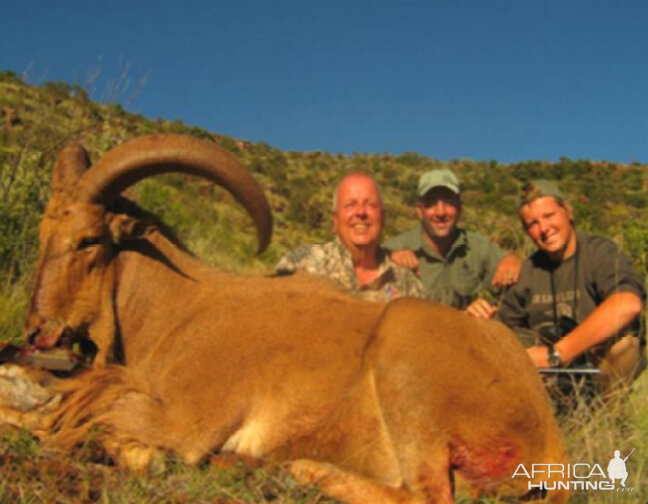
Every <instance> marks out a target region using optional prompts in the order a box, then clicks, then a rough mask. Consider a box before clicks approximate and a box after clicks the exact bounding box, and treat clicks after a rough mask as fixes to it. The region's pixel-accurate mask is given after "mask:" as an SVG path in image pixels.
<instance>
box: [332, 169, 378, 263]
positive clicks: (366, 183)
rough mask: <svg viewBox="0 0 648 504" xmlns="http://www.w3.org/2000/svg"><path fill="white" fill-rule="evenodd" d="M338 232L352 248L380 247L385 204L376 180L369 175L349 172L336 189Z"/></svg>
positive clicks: (343, 241) (336, 225)
mask: <svg viewBox="0 0 648 504" xmlns="http://www.w3.org/2000/svg"><path fill="white" fill-rule="evenodd" d="M333 225H334V227H335V231H336V232H337V235H338V236H339V238H340V240H341V241H342V243H344V245H345V246H346V247H347V248H348V249H351V250H354V249H357V248H363V247H377V246H378V243H379V242H380V235H381V233H382V229H383V206H382V201H381V199H380V191H379V190H378V186H377V185H376V183H375V182H374V181H373V180H372V179H371V178H369V177H368V176H366V175H362V174H353V175H349V176H347V177H346V178H344V179H343V180H342V182H340V185H339V186H338V189H337V204H336V206H335V211H334V213H333Z"/></svg>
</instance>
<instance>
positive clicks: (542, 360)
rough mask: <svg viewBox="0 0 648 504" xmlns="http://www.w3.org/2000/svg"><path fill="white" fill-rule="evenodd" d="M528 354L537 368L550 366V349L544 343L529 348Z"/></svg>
mask: <svg viewBox="0 0 648 504" xmlns="http://www.w3.org/2000/svg"><path fill="white" fill-rule="evenodd" d="M527 355H528V356H529V357H530V358H531V360H532V361H533V364H534V365H535V367H537V368H548V367H551V366H549V349H548V348H547V347H546V346H544V345H537V346H532V347H529V348H527Z"/></svg>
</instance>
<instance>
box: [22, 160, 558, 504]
mask: <svg viewBox="0 0 648 504" xmlns="http://www.w3.org/2000/svg"><path fill="white" fill-rule="evenodd" d="M113 157H114V156H113ZM91 170H92V169H91ZM64 178H65V177H59V179H64ZM95 178H97V177H95ZM95 185H97V184H95ZM57 198H58V199H57ZM131 206H132V205H131ZM128 208H130V209H129V210H124V209H121V210H120V208H118V207H111V208H110V213H106V212H104V211H103V210H104V209H102V208H101V207H97V206H96V205H94V204H91V203H78V202H75V201H74V198H73V195H70V194H68V195H66V196H65V197H64V198H63V197H61V196H58V197H56V198H54V197H53V200H52V201H51V202H50V206H49V207H48V213H47V215H46V217H45V218H44V219H43V223H42V226H41V255H40V265H39V272H38V282H37V289H36V292H35V295H34V302H33V305H32V307H33V310H32V311H33V313H32V314H31V315H30V317H29V321H30V322H29V324H33V323H34V322H33V321H38V320H58V321H60V323H61V324H66V325H68V326H71V327H78V326H75V325H74V324H80V325H82V326H83V325H85V327H86V328H87V330H88V333H89V335H90V337H92V338H94V339H96V340H97V341H98V342H99V344H100V347H101V348H102V352H103V354H102V357H106V358H105V359H104V360H105V361H106V363H107V364H108V365H107V366H105V367H101V366H97V367H95V368H94V369H92V370H90V371H88V372H86V373H83V374H81V375H80V376H78V377H77V378H74V379H71V380H69V381H67V382H64V383H63V384H61V385H60V387H62V389H61V393H63V394H64V398H65V399H64V400H63V402H62V404H61V406H60V408H58V409H57V410H56V411H55V412H54V413H52V414H50V415H49V416H48V417H47V419H46V424H47V425H48V426H49V432H48V434H47V435H46V436H45V437H46V438H47V439H48V440H49V441H50V442H52V443H54V444H56V445H58V446H61V447H69V446H72V445H74V444H76V443H78V442H81V441H83V440H84V439H85V438H86V437H87V436H88V434H89V433H90V432H91V431H92V429H93V427H95V426H97V427H98V429H97V430H96V432H95V434H94V435H95V436H96V439H97V440H98V441H99V442H101V443H102V444H103V445H104V446H105V448H106V449H107V451H108V452H109V453H110V454H111V455H112V456H113V457H114V458H115V459H116V460H117V461H119V462H120V463H123V464H126V465H128V466H131V467H133V468H134V469H136V470H142V469H143V468H144V467H146V466H147V465H149V464H151V463H154V461H156V460H158V459H159V454H160V453H161V452H165V451H173V452H176V453H177V454H179V455H180V456H181V457H182V458H183V459H184V460H185V461H186V462H188V463H196V462H199V461H200V460H202V459H203V458H205V457H206V456H208V455H209V454H210V453H213V452H218V451H232V452H235V453H238V454H240V455H243V456H250V457H255V458H263V459H267V460H271V461H292V463H291V465H290V468H291V470H292V471H293V473H294V474H295V475H296V476H297V477H298V478H299V479H301V480H302V481H305V482H311V483H315V484H318V485H320V486H321V488H322V489H323V490H324V491H326V492H328V493H329V494H331V495H333V496H336V497H338V498H340V499H342V500H345V501H347V502H350V503H357V504H361V503H366V504H370V503H371V504H374V503H376V502H383V503H387V504H389V503H397V502H403V503H405V502H407V503H415V502H452V500H453V496H452V483H451V478H452V474H453V473H454V472H455V471H456V472H458V473H461V474H462V475H463V477H464V478H465V479H466V480H467V481H468V482H469V484H470V485H471V486H472V487H473V488H474V491H475V492H477V493H480V492H483V493H487V494H497V495H512V496H518V495H522V494H524V493H525V492H526V489H525V488H524V487H523V486H522V485H520V484H519V483H518V482H514V481H512V480H511V475H512V474H513V472H514V470H515V468H516V467H517V464H519V463H531V462H534V461H535V462H556V463H559V462H563V461H564V460H565V454H564V450H563V446H562V441H561V437H560V433H559V431H558V429H557V427H556V424H555V422H554V419H553V417H552V414H551V410H550V407H549V403H548V400H547V397H546V395H545V393H544V390H543V387H542V384H541V382H540V380H539V378H538V376H537V375H536V373H535V370H534V369H533V366H532V365H531V363H530V361H529V360H528V358H527V357H526V355H525V352H524V350H523V349H522V347H521V346H520V345H519V343H518V342H517V341H516V339H515V337H514V335H513V334H512V333H511V332H510V331H508V330H507V329H506V328H504V327H503V326H501V325H500V324H497V323H495V322H484V321H478V320H475V319H472V318H470V317H468V316H467V315H466V314H464V313H460V312H458V311H456V310H453V309H451V308H446V307H443V306H440V305H437V304H434V303H431V302H425V301H419V300H414V299H403V300H399V301H397V302H395V303H392V304H390V305H389V306H387V308H385V306H383V305H380V304H371V303H367V302H363V301H360V300H358V299H355V298H351V297H349V296H347V295H346V294H344V293H342V292H340V291H339V290H337V289H336V288H335V287H333V286H332V285H331V284H330V283H329V282H326V281H323V280H320V279H314V278H309V277H306V276H301V275H296V276H293V277H289V278H270V277H260V276H236V275H230V274H227V273H224V272H221V271H217V270H214V269H212V268H209V267H207V266H205V265H204V264H203V263H201V262H200V261H199V260H197V259H196V258H194V257H193V256H191V255H190V254H188V253H187V252H185V251H184V250H183V249H182V248H180V247H179V246H178V245H177V244H176V243H175V241H174V240H173V239H171V238H170V237H169V236H168V234H167V233H165V232H163V230H161V229H160V228H159V227H157V226H150V225H144V224H142V225H130V224H133V223H132V222H130V221H131V220H132V219H135V220H137V219H139V217H138V216H137V215H135V213H133V209H132V208H131V207H128ZM125 222H130V224H129V226H124V225H123V223H125ZM111 223H112V224H113V225H112V226H111ZM135 224H137V223H135ZM115 229H118V230H119V235H120V237H119V239H120V240H121V241H120V243H119V244H117V243H115V242H114V240H116V234H117V233H116V232H115ZM84 230H85V231H84ZM84 232H91V234H93V235H97V234H98V235H100V236H103V237H104V241H103V242H102V244H101V245H98V246H93V247H89V248H81V249H79V248H78V247H77V246H76V245H75V244H78V242H79V236H78V235H79V234H81V235H83V233H84ZM129 240H130V241H129ZM116 247H119V250H117V248H116ZM111 331H112V333H111ZM112 345H114V347H115V348H118V349H119V352H120V353H121V355H120V356H119V357H118V360H121V361H122V362H123V364H121V365H110V362H109V361H110V358H107V357H108V356H109V355H110V353H111V352H110V348H111V346H112ZM101 364H104V362H102V363H101ZM552 498H553V499H554V501H555V502H562V501H563V500H564V499H565V498H566V496H565V495H564V494H554V495H553V496H552Z"/></svg>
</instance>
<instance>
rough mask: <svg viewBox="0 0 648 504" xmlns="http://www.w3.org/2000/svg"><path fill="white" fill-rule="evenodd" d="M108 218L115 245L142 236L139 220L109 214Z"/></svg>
mask: <svg viewBox="0 0 648 504" xmlns="http://www.w3.org/2000/svg"><path fill="white" fill-rule="evenodd" d="M107 217H108V220H109V224H108V228H109V230H110V236H111V237H112V242H113V243H115V244H118V243H121V242H123V241H125V240H128V239H129V238H135V237H137V236H139V235H140V234H141V229H139V227H140V226H138V223H139V221H138V219H135V218H133V217H130V216H128V215H124V214H108V216H107Z"/></svg>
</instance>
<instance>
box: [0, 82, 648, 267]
mask: <svg viewBox="0 0 648 504" xmlns="http://www.w3.org/2000/svg"><path fill="white" fill-rule="evenodd" d="M0 125H1V127H0V170H1V171H0V174H1V182H0V205H1V206H0V213H1V215H2V217H3V218H2V220H1V222H0V237H1V238H0V265H1V266H0V274H1V275H3V276H6V275H8V274H10V275H12V277H13V278H15V277H16V276H20V275H21V274H22V273H24V272H25V271H27V270H28V269H29V265H30V264H31V263H32V261H33V254H34V250H35V248H36V235H35V232H36V224H37V221H38V219H39V216H40V212H41V211H42V208H43V205H44V203H45V202H46V200H47V197H48V181H49V171H50V169H51V166H52V162H53V160H54V158H55V156H56V154H57V152H58V150H59V149H60V148H61V147H62V146H63V145H64V144H65V143H66V142H68V141H71V140H80V141H81V142H82V143H83V145H84V146H86V148H87V149H88V151H89V152H90V153H91V157H92V159H93V160H96V159H97V158H99V157H100V156H101V154H102V153H103V152H105V151H106V150H108V149H110V148H112V147H114V146H116V145H118V144H120V143H121V142H123V141H124V140H126V139H128V138H130V137H132V136H135V135H139V134H145V133H153V132H173V133H187V134H192V135H196V136H199V137H203V138H210V139H212V140H213V141H215V142H216V143H217V144H219V145H221V146H223V147H224V148H226V149H228V150H229V151H231V152H232V153H233V154H234V155H235V156H237V157H238V158H239V159H241V160H242V161H243V162H244V163H245V164H246V165H247V166H249V167H250V169H251V170H252V172H253V173H254V174H255V175H256V177H257V178H258V180H259V181H260V182H261V184H262V185H263V187H264V188H265V189H266V192H267V194H268V195H269V197H270V201H271V204H272V208H273V211H274V216H275V219H276V228H275V237H274V240H273V245H272V246H271V247H270V249H269V251H268V252H267V253H266V254H264V256H263V257H262V258H260V260H259V261H260V263H259V262H258V261H257V265H258V266H259V267H261V265H266V266H267V265H270V264H272V262H273V261H274V260H276V258H277V257H278V256H279V255H280V254H281V253H282V252H283V251H284V250H285V249H286V248H287V247H290V246H293V245H294V244H296V243H299V242H302V241H321V240H323V239H327V238H328V237H329V236H330V210H329V207H330V201H331V195H332V188H333V187H334V185H335V182H336V181H337V180H338V179H339V178H340V177H341V176H342V174H344V173H345V172H348V171H350V170H356V169H362V170H367V171H369V172H371V173H373V174H374V175H375V176H376V178H377V180H378V181H379V182H380V183H381V184H382V186H383V189H384V193H385V199H386V204H387V211H388V219H387V229H386V234H387V236H389V235H391V234H393V233H396V232H398V231H401V230H403V229H406V228H407V227H409V226H411V225H413V222H414V221H413V218H414V212H413V205H412V203H413V202H414V200H415V187H416V182H417V179H418V176H419V175H420V173H422V172H423V171H424V170H427V169H430V168H433V167H438V166H442V165H443V166H448V167H450V168H451V169H453V170H455V171H456V173H457V174H458V175H459V177H460V179H461V180H462V182H463V186H464V189H465V192H464V199H465V205H464V216H463V223H464V225H466V226H468V227H470V228H472V229H475V230H479V231H480V232H482V233H484V234H487V235H489V236H491V237H492V238H493V239H494V240H495V241H497V242H499V243H500V244H502V246H504V247H506V248H516V249H522V248H523V247H524V241H523V234H522V232H521V230H520V228H519V225H518V223H517V218H516V216H515V205H516V195H517V192H518V189H519V187H520V186H521V184H522V183H524V181H526V180H529V179H531V178H537V177H544V178H549V179H554V180H558V181H559V183H560V186H561V187H562V189H563V190H564V191H565V193H566V195H567V197H568V198H569V200H570V201H571V202H572V204H573V206H574V209H575V212H576V218H577V221H578V225H579V227H581V228H584V229H587V230H590V231H593V232H598V233H604V234H607V235H609V236H611V237H613V238H614V239H615V240H616V241H617V242H618V243H619V244H621V245H622V246H623V247H624V248H625V249H626V250H627V251H628V252H630V253H631V254H632V255H633V257H634V258H635V259H636V261H637V266H639V267H640V268H641V269H642V270H644V271H645V270H646V262H647V257H646V242H647V240H646V238H647V237H648V219H647V217H648V215H647V212H648V191H647V190H648V168H647V167H646V166H644V165H632V166H626V165H621V164H615V163H611V162H590V161H586V160H579V161H572V160H569V159H566V158H563V159H561V160H560V161H558V162H555V163H547V162H540V161H527V162H523V163H516V164H511V165H503V164H500V163H498V162H497V161H488V162H475V161H471V160H469V159H460V160H451V161H449V162H446V163H442V162H440V161H438V160H435V159H431V158H428V157H424V156H420V155H418V154H416V153H404V154H402V155H400V156H396V155H391V154H361V153H354V154H352V155H344V154H334V153H326V152H282V151H280V150H278V149H275V148H273V147H271V146H269V145H267V144H264V143H251V142H247V141H242V140H237V139H234V138H231V137H228V136H225V135H222V134H216V133H211V132H208V131H205V130H203V129H200V128H196V127H191V126H187V125H185V124H183V123H182V122H180V121H168V120H162V119H149V118H146V117H142V116H139V115H134V114H130V113H128V112H126V111H124V110H123V109H122V108H121V107H120V106H119V105H102V104H98V103H95V102H92V101H90V100H89V99H88V98H87V94H86V92H85V91H84V90H83V89H81V88H80V87H78V86H71V85H68V84H65V83H60V82H55V83H47V84H45V85H43V86H41V87H32V86H28V85H26V84H24V83H22V82H21V81H20V80H19V79H17V78H16V77H15V76H13V75H12V74H11V72H4V73H0ZM132 195H134V196H135V197H136V198H137V199H138V201H139V202H140V203H141V204H143V205H144V206H146V207H147V208H149V209H152V210H154V211H156V212H159V213H161V214H162V217H163V218H165V219H167V220H168V221H169V223H170V224H172V225H173V226H174V227H176V228H177V229H178V231H179V233H180V235H181V236H182V237H183V238H184V239H185V240H186V241H187V242H188V243H189V244H190V245H191V246H193V247H194V249H195V250H196V252H198V253H203V252H204V253H206V255H207V258H208V259H209V260H212V261H214V262H216V263H219V264H221V265H223V264H224V265H226V266H228V265H229V266H232V267H238V266H241V265H244V264H247V265H249V264H250V261H251V260H252V259H251V252H252V251H253V250H254V243H253V241H252V238H253V234H252V233H251V229H250V227H249V223H248V222H247V220H246V218H245V217H242V216H241V214H239V213H237V211H236V210H233V209H232V205H230V199H229V197H228V196H227V195H224V194H223V193H222V192H221V191H220V190H214V189H213V187H212V186H211V185H210V184H208V183H206V182H204V181H202V180H197V179H191V178H188V177H183V176H176V175H170V176H162V177H157V178H156V180H155V181H145V182H142V183H140V184H138V185H137V186H136V187H135V189H134V191H132ZM224 238H226V239H224Z"/></svg>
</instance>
